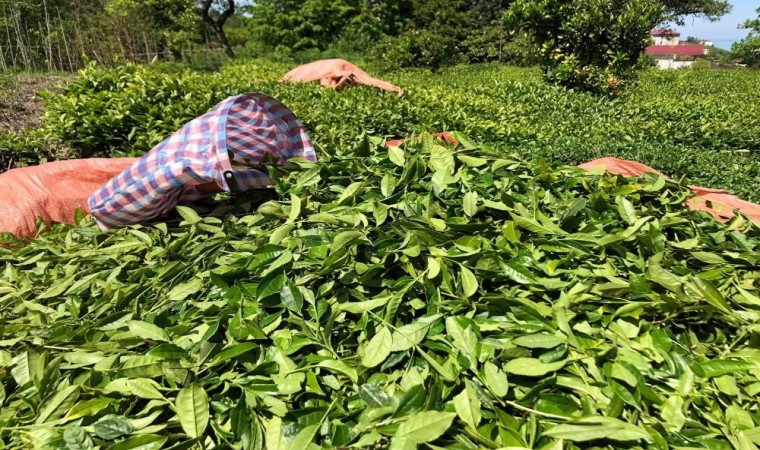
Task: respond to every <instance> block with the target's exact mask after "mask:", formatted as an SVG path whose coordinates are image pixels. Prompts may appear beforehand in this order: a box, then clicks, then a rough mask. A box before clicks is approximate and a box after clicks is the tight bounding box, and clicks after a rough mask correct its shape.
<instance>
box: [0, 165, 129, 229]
mask: <svg viewBox="0 0 760 450" xmlns="http://www.w3.org/2000/svg"><path fill="white" fill-rule="evenodd" d="M137 160H138V158H92V159H73V160H68V161H55V162H50V163H46V164H42V165H39V166H33V167H22V168H19V169H13V170H9V171H8V172H5V173H2V174H0V232H10V233H13V234H15V235H16V236H18V237H23V238H29V237H34V236H36V234H37V229H36V226H35V224H36V221H37V218H38V217H41V218H42V220H44V221H45V223H46V224H48V225H50V223H51V222H62V223H74V213H75V211H76V210H77V208H82V209H83V210H84V211H85V212H89V208H88V207H87V198H88V197H89V196H90V194H92V193H93V192H95V190H97V189H98V188H99V187H100V186H101V185H103V184H104V183H105V182H107V181H108V180H110V179H111V178H113V177H114V176H116V175H118V174H119V173H120V172H121V171H123V170H124V169H126V168H127V167H129V166H131V165H132V164H133V163H134V162H135V161H137Z"/></svg>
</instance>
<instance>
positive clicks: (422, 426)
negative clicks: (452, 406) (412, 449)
mask: <svg viewBox="0 0 760 450" xmlns="http://www.w3.org/2000/svg"><path fill="white" fill-rule="evenodd" d="M454 417H456V414H454V413H447V412H439V411H424V412H419V413H415V414H412V415H411V416H409V417H408V418H407V419H406V420H405V421H404V422H403V423H402V424H401V426H399V427H398V430H397V431H396V434H394V435H393V439H405V440H407V441H409V442H413V443H415V444H422V443H424V442H430V441H433V440H435V439H437V438H438V437H440V436H441V435H442V434H443V433H445V432H446V430H448V429H449V427H451V422H453V420H454Z"/></svg>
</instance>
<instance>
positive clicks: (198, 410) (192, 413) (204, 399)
mask: <svg viewBox="0 0 760 450" xmlns="http://www.w3.org/2000/svg"><path fill="white" fill-rule="evenodd" d="M174 407H175V408H176V409H177V418H178V419H179V423H180V425H182V430H183V431H184V432H185V434H186V435H188V436H190V437H192V438H196V437H200V436H203V433H204V432H205V431H206V426H208V420H209V409H208V407H209V404H208V395H206V391H205V390H204V389H203V387H201V386H200V385H198V384H191V385H189V386H187V387H184V388H182V390H181V391H179V393H178V394H177V399H176V401H175V403H174Z"/></svg>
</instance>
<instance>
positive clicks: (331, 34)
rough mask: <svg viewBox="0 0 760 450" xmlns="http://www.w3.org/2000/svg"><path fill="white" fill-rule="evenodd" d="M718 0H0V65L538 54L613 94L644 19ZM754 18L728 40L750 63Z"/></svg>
mask: <svg viewBox="0 0 760 450" xmlns="http://www.w3.org/2000/svg"><path fill="white" fill-rule="evenodd" d="M729 10H730V4H729V3H728V2H727V1H726V0H584V1H582V2H579V1H575V0H41V1H40V0H0V14H2V16H0V68H8V67H19V66H20V67H25V68H37V69H67V68H68V69H71V68H76V67H78V66H81V64H82V61H83V58H82V57H83V55H84V56H85V59H94V60H97V61H98V62H101V63H109V62H112V61H113V60H114V58H117V59H119V60H124V59H126V60H137V61H147V60H151V59H153V58H157V57H160V58H166V57H167V56H169V57H177V56H183V55H185V52H186V51H188V49H191V50H192V51H204V50H205V49H208V48H217V49H220V50H221V51H223V52H224V53H225V54H226V55H227V56H228V57H234V56H236V54H239V53H243V54H246V55H252V56H269V57H274V58H279V59H284V60H295V61H300V60H309V59H315V58H317V57H324V56H329V55H334V56H341V55H347V56H351V57H356V58H359V59H364V60H372V61H377V62H380V63H381V65H382V66H384V67H387V68H398V67H428V68H432V69H436V68H438V67H440V66H442V65H448V64H456V63H472V62H488V61H500V62H510V63H517V64H533V63H534V62H540V63H541V64H542V65H543V67H544V68H545V72H546V75H547V79H549V80H552V81H555V82H558V83H559V84H563V85H565V86H568V87H571V88H578V89H583V90H592V91H596V92H614V91H616V90H619V89H620V88H622V87H623V86H625V85H626V84H627V83H628V82H629V81H630V80H631V79H634V78H635V73H636V71H637V69H638V68H640V67H641V66H642V64H643V61H642V58H641V54H642V52H643V50H644V48H645V47H646V46H647V45H648V44H649V42H650V38H649V31H650V30H651V29H652V28H653V27H655V26H657V25H660V24H664V23H672V22H675V23H681V22H682V21H683V20H684V18H685V17H687V16H693V15H696V16H702V17H706V18H708V19H711V20H715V19H717V18H719V17H721V16H722V15H724V14H726V13H727V12H728V11H729ZM758 20H760V19H757V20H750V21H748V22H747V23H746V24H744V26H745V27H746V28H749V29H750V30H751V33H750V36H749V37H748V38H747V39H746V40H745V41H742V42H741V43H739V44H737V46H735V48H734V53H735V54H736V55H739V56H740V57H742V58H743V59H745V60H747V61H749V62H752V63H754V61H756V60H757V59H758V51H757V48H758V35H760V31H759V29H760V25H758Z"/></svg>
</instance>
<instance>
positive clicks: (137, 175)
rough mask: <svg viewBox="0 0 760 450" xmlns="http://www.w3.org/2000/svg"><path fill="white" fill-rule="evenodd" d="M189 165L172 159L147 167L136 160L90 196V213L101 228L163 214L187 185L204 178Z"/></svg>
mask: <svg viewBox="0 0 760 450" xmlns="http://www.w3.org/2000/svg"><path fill="white" fill-rule="evenodd" d="M190 165H191V163H190V162H189V161H175V162H173V163H171V164H169V165H166V166H163V167H160V168H157V169H155V170H148V169H147V168H145V167H142V166H141V165H140V164H139V163H136V164H135V165H133V166H132V167H130V168H129V169H127V170H125V171H124V172H122V173H121V174H120V175H118V176H116V177H115V178H113V179H112V180H111V181H109V182H108V183H106V184H105V185H104V186H103V187H101V188H100V189H99V190H98V191H96V192H95V193H93V194H92V195H91V196H90V198H89V199H88V205H89V207H90V214H91V215H92V217H93V218H94V219H95V222H96V223H97V224H98V226H100V228H101V229H104V230H105V229H111V228H119V227H123V226H126V225H131V224H135V223H141V222H146V221H148V220H151V219H155V218H157V217H160V216H163V215H166V214H167V213H169V212H171V211H172V210H173V209H174V207H175V206H176V205H177V204H178V203H179V202H180V200H181V199H184V198H183V195H184V194H185V192H186V190H187V186H190V185H196V184H201V183H203V182H205V181H207V180H205V179H204V178H202V177H200V176H199V175H197V174H196V173H195V172H194V171H193V170H191V168H190ZM185 197H186V196H185Z"/></svg>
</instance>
